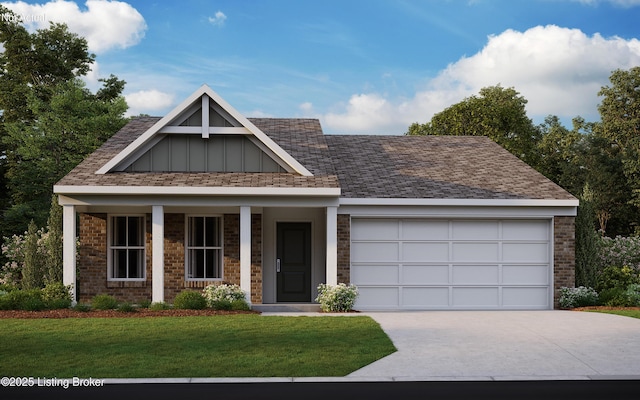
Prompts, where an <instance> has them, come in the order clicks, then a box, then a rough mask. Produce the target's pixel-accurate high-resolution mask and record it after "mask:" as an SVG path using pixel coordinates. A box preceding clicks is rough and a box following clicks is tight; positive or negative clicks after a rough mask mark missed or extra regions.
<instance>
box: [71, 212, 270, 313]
mask: <svg viewBox="0 0 640 400" xmlns="http://www.w3.org/2000/svg"><path fill="white" fill-rule="evenodd" d="M239 222H240V216H239V214H226V215H225V216H224V226H223V232H224V233H223V235H224V261H223V262H224V277H223V279H224V282H227V283H235V284H238V285H239V284H240V245H239V241H240V235H239V234H240V225H239ZM164 223H165V225H164V230H165V232H164V253H165V254H164V261H165V266H164V284H165V292H164V297H165V301H166V302H169V303H170V302H172V301H173V300H174V299H175V297H176V295H177V294H178V293H180V292H182V291H184V290H187V289H194V290H200V289H202V288H204V287H205V286H207V285H209V284H216V283H221V282H219V281H186V280H185V265H184V262H185V249H184V241H185V215H184V214H165V217H164ZM79 236H80V254H79V257H78V269H79V272H78V279H79V281H80V284H79V288H78V289H79V290H78V292H79V298H78V299H79V301H80V302H89V301H90V300H91V298H92V297H94V296H95V295H97V294H101V293H106V294H110V295H112V296H114V297H116V298H117V299H118V300H120V301H129V302H133V303H137V302H140V301H141V300H151V289H152V279H153V276H152V264H151V260H152V245H151V216H150V215H149V214H148V215H147V218H146V264H147V265H146V273H147V279H146V280H145V281H143V282H122V281H112V282H109V281H107V214H85V213H81V214H80V229H79ZM251 236H252V243H251V291H252V296H251V301H252V303H262V215H260V214H253V215H252V216H251Z"/></svg>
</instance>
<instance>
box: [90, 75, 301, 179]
mask: <svg viewBox="0 0 640 400" xmlns="http://www.w3.org/2000/svg"><path fill="white" fill-rule="evenodd" d="M205 95H206V96H209V97H210V98H211V99H212V100H213V101H214V102H215V103H217V104H218V105H219V106H220V107H222V109H223V110H225V111H226V112H227V113H229V115H231V116H232V117H233V118H234V119H236V120H237V121H238V122H239V123H240V124H241V125H242V126H244V127H245V128H247V130H249V132H250V133H252V134H253V135H254V136H255V137H257V138H258V139H259V140H260V141H261V142H262V143H264V144H265V146H267V147H268V148H269V149H270V150H271V151H273V152H274V153H275V154H277V155H278V157H279V158H280V160H281V161H283V162H284V163H285V164H286V165H287V166H288V167H289V168H291V169H292V170H293V172H296V173H299V174H300V175H303V176H313V174H312V173H311V172H309V170H307V169H306V168H305V167H304V166H303V165H302V164H300V163H299V162H298V161H297V160H296V159H295V158H293V157H292V156H291V155H290V154H289V153H287V152H286V151H285V150H284V149H283V148H282V147H280V146H279V145H278V144H277V143H276V142H274V141H273V140H272V139H271V138H270V137H269V136H267V135H266V134H265V133H264V132H262V131H261V130H260V129H258V128H257V127H256V126H255V125H254V124H252V123H251V121H249V120H248V119H247V118H245V117H244V116H243V115H242V114H240V113H239V112H238V111H237V110H236V109H235V108H233V107H231V105H230V104H229V103H227V102H226V101H225V100H224V99H222V97H220V96H219V95H218V94H217V93H216V92H214V91H213V90H212V89H211V88H210V87H209V86H207V85H202V86H201V87H200V88H199V89H198V90H196V91H195V92H193V93H192V94H191V95H190V96H189V97H187V98H186V99H185V100H184V101H183V102H182V103H180V105H178V106H177V107H176V108H174V109H173V110H171V111H170V112H169V113H168V114H167V115H165V116H164V117H163V118H161V119H160V120H159V121H158V122H156V123H155V124H154V125H153V126H152V127H151V128H149V129H148V130H147V131H146V132H144V133H143V134H142V135H140V136H139V137H138V138H137V139H136V140H134V141H133V142H132V143H131V144H129V145H128V146H127V147H125V148H124V149H123V150H122V151H120V153H118V154H117V155H116V156H115V157H113V158H112V159H111V160H109V161H108V162H107V163H106V164H104V165H103V166H102V167H101V168H100V169H98V170H97V171H96V174H101V175H102V174H106V173H108V172H109V171H111V170H113V169H114V168H116V167H117V166H118V165H119V164H120V163H121V162H123V161H124V160H125V159H127V157H129V156H130V155H132V154H133V153H134V152H135V151H136V150H137V149H138V148H140V147H141V146H144V144H145V143H146V142H147V141H148V140H150V139H152V138H153V136H154V135H156V134H157V133H159V131H160V130H161V129H162V128H164V127H165V126H167V125H168V124H169V123H170V122H171V121H172V120H173V119H174V118H176V117H177V116H178V115H180V113H182V112H183V111H184V110H185V109H187V108H189V107H191V106H192V105H193V103H194V102H196V101H197V100H199V99H201V98H202V96H205ZM201 101H202V100H201ZM204 112H205V111H204V110H203V113H204ZM201 129H202V128H201Z"/></svg>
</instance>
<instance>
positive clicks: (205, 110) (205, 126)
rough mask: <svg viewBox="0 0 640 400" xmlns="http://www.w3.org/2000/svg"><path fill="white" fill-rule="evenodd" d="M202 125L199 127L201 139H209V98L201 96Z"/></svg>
mask: <svg viewBox="0 0 640 400" xmlns="http://www.w3.org/2000/svg"><path fill="white" fill-rule="evenodd" d="M201 100H202V112H201V114H202V124H201V125H200V132H202V138H203V139H209V96H202V97H201Z"/></svg>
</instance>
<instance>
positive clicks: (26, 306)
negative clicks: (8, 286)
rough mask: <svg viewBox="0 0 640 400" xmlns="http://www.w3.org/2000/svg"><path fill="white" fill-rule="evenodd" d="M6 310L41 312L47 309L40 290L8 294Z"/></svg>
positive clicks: (16, 291)
mask: <svg viewBox="0 0 640 400" xmlns="http://www.w3.org/2000/svg"><path fill="white" fill-rule="evenodd" d="M3 306H4V307H6V308H5V309H6V310H24V311H40V310H44V309H45V308H46V304H45V302H44V300H43V299H42V291H41V290H40V289H29V290H24V289H23V290H13V291H11V292H8V293H7V294H6V303H5V304H4V305H3Z"/></svg>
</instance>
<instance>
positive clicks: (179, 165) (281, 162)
mask: <svg viewBox="0 0 640 400" xmlns="http://www.w3.org/2000/svg"><path fill="white" fill-rule="evenodd" d="M203 110H204V112H203ZM118 171H127V172H288V173H295V174H299V175H302V176H312V174H311V173H310V172H309V171H308V170H307V169H306V168H305V167H304V166H302V165H301V164H300V163H299V162H298V161H296V160H295V159H294V158H293V157H291V155H289V154H288V153H287V152H286V151H284V150H283V149H282V148H281V147H280V146H279V145H278V144H276V143H275V142H274V141H273V140H271V138H269V137H268V136H267V135H266V134H265V133H264V132H262V131H261V130H260V129H258V128H257V127H256V126H255V125H254V124H252V123H251V122H250V121H249V120H248V119H246V118H245V117H244V116H242V115H241V114H240V113H239V112H238V111H236V110H235V109H234V108H233V107H231V105H229V104H228V103H227V102H226V101H224V100H223V99H222V98H221V97H220V96H218V94H217V93H215V92H214V91H213V90H211V88H209V87H208V86H207V85H203V86H202V87H200V89H198V90H197V91H196V92H194V93H193V94H192V95H191V96H190V97H189V98H187V99H186V100H185V101H184V102H183V103H182V104H180V105H179V106H177V107H176V108H175V109H174V110H173V111H171V112H170V113H169V114H167V115H166V116H165V117H164V118H162V119H161V120H160V121H158V122H157V123H156V124H155V125H153V126H152V127H151V128H149V130H147V131H146V132H145V133H144V134H142V135H141V136H140V137H139V138H138V139H136V140H135V141H133V142H132V143H131V144H130V145H129V146H127V147H126V148H125V149H124V150H123V151H122V152H120V153H119V154H118V155H117V156H115V157H114V158H113V159H111V161H109V162H108V163H106V164H105V165H104V166H103V167H102V168H100V169H99V170H98V171H97V172H96V173H97V174H105V173H108V172H118Z"/></svg>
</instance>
